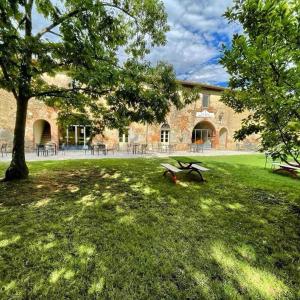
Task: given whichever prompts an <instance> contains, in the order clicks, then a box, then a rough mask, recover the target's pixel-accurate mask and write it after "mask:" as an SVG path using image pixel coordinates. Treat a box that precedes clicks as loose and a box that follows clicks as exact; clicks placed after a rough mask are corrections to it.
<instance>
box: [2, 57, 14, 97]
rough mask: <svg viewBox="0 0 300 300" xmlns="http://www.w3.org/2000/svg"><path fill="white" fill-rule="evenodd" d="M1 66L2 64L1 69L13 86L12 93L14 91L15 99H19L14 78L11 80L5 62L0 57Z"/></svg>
mask: <svg viewBox="0 0 300 300" xmlns="http://www.w3.org/2000/svg"><path fill="white" fill-rule="evenodd" d="M0 66H1V70H2V73H3V75H4V78H5V80H6V81H7V83H8V84H9V85H10V86H11V87H12V88H11V90H12V93H13V95H14V97H15V99H16V100H18V94H17V92H16V89H15V88H14V86H13V84H12V80H11V78H10V76H9V74H8V72H7V70H6V68H5V64H4V63H3V61H2V59H0Z"/></svg>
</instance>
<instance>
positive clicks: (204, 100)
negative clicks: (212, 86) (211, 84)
mask: <svg viewBox="0 0 300 300" xmlns="http://www.w3.org/2000/svg"><path fill="white" fill-rule="evenodd" d="M208 107H209V95H206V94H203V95H202V108H208Z"/></svg>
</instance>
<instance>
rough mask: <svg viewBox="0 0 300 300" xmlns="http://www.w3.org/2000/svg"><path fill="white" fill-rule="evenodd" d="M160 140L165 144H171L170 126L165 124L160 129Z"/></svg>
mask: <svg viewBox="0 0 300 300" xmlns="http://www.w3.org/2000/svg"><path fill="white" fill-rule="evenodd" d="M160 142H161V143H163V144H169V142H170V126H169V125H168V124H163V125H162V126H161V129H160Z"/></svg>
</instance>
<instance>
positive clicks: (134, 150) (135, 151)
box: [132, 144, 140, 154]
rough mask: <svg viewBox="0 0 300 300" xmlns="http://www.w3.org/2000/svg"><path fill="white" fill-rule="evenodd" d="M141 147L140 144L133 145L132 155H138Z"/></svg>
mask: <svg viewBox="0 0 300 300" xmlns="http://www.w3.org/2000/svg"><path fill="white" fill-rule="evenodd" d="M139 146H140V144H133V145H132V154H137V152H138V148H139Z"/></svg>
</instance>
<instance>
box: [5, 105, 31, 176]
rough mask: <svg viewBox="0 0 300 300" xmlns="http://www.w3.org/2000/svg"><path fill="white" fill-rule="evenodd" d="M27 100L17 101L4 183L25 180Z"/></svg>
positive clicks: (26, 174)
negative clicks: (8, 163) (9, 158)
mask: <svg viewBox="0 0 300 300" xmlns="http://www.w3.org/2000/svg"><path fill="white" fill-rule="evenodd" d="M27 106H28V99H19V100H17V114H16V124H15V131H14V142H13V150H12V161H11V163H10V166H9V168H8V169H7V170H6V173H5V178H4V181H11V180H15V179H25V178H27V177H28V174H29V171H28V168H27V165H26V162H25V126H26V116H27Z"/></svg>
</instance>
